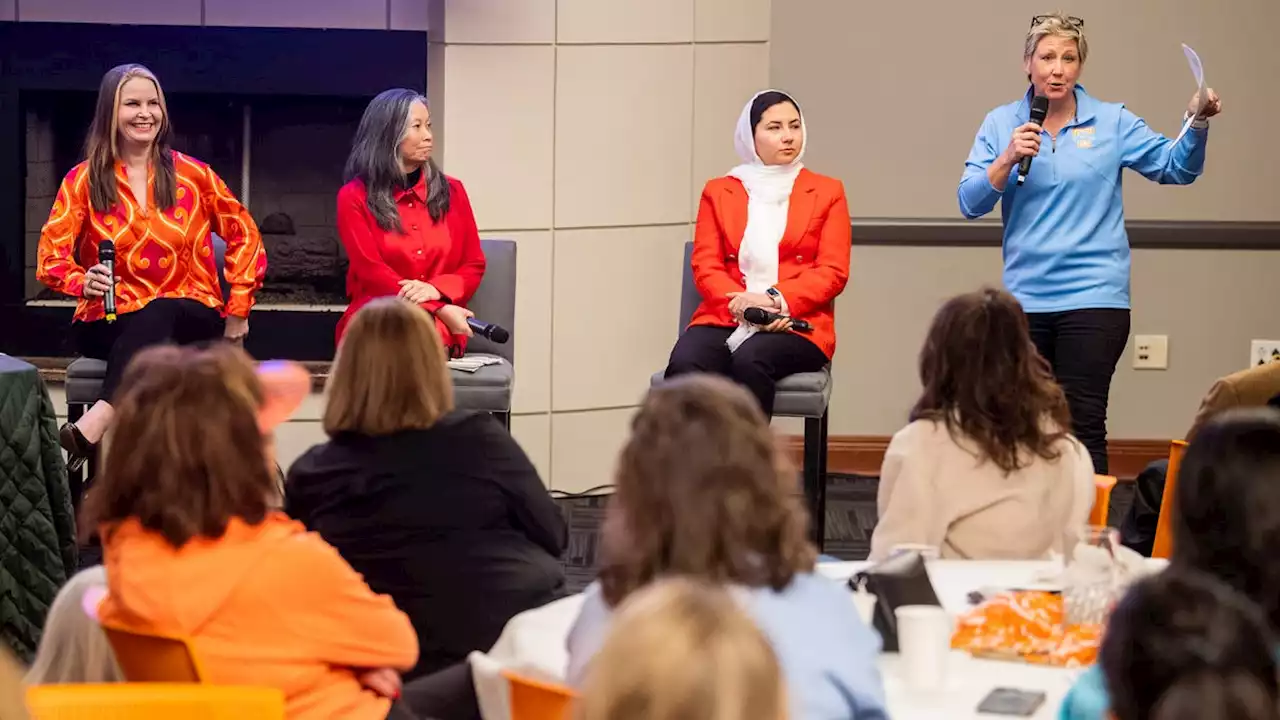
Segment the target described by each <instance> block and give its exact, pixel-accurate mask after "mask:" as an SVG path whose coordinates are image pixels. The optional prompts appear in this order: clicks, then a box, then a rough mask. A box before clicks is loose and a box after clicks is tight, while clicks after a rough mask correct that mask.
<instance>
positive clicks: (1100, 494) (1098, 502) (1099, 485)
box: [1089, 475, 1116, 527]
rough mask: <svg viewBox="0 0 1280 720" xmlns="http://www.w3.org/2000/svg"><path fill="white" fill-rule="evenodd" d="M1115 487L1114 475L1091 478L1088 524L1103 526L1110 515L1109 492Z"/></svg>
mask: <svg viewBox="0 0 1280 720" xmlns="http://www.w3.org/2000/svg"><path fill="white" fill-rule="evenodd" d="M1115 486H1116V478H1115V476H1114V475H1094V476H1093V510H1091V511H1090V512H1089V524H1090V525H1096V526H1099V527H1101V526H1105V525H1106V524H1107V516H1108V515H1110V514H1111V490H1112V489H1113V488H1115Z"/></svg>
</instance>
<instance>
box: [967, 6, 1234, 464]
mask: <svg viewBox="0 0 1280 720" xmlns="http://www.w3.org/2000/svg"><path fill="white" fill-rule="evenodd" d="M1088 54H1089V44H1088V42H1087V41H1086V40H1085V36H1084V21H1083V20H1081V19H1080V18H1077V17H1069V16H1065V15H1061V14H1053V15H1038V16H1036V17H1034V18H1033V19H1032V21H1031V30H1030V32H1028V33H1027V37H1026V44H1025V47H1024V50H1023V69H1024V70H1025V71H1026V73H1027V78H1028V80H1030V82H1031V87H1030V88H1029V89H1028V90H1027V93H1026V95H1025V96H1024V97H1023V98H1022V99H1021V100H1018V101H1017V102H1014V103H1010V104H1008V105H1003V106H1001V107H998V108H996V109H995V110H992V111H991V112H989V113H987V117H986V119H985V120H983V122H982V127H981V128H979V130H978V135H977V138H976V139H975V140H974V143H973V149H972V150H971V151H970V153H969V159H968V161H967V162H966V163H965V170H964V176H963V178H962V179H961V181H960V189H959V193H958V194H959V200H960V211H961V212H962V213H964V215H965V217H967V218H971V219H972V218H978V217H982V216H983V215H986V214H987V213H989V212H991V210H992V209H994V208H995V205H996V202H997V201H1002V202H1001V215H1002V219H1003V221H1004V284H1005V286H1006V287H1007V288H1008V290H1009V291H1010V292H1011V293H1013V295H1014V296H1015V297H1016V298H1017V299H1018V301H1019V302H1020V303H1021V304H1022V307H1023V309H1024V310H1025V311H1026V313H1027V319H1028V320H1029V321H1030V325H1031V336H1032V339H1033V340H1034V341H1035V344H1036V348H1037V349H1038V350H1039V351H1040V354H1041V355H1042V356H1044V358H1045V360H1047V361H1048V362H1049V365H1050V366H1051V367H1052V368H1053V371H1054V374H1055V375H1056V376H1057V379H1058V382H1059V384H1061V385H1062V388H1063V390H1064V391H1065V393H1066V396H1067V404H1068V406H1069V407H1070V410H1071V418H1072V423H1073V426H1074V431H1075V435H1076V437H1078V438H1079V439H1080V441H1081V442H1082V443H1084V445H1085V447H1086V448H1088V449H1089V454H1090V455H1091V456H1092V458H1093V465H1094V469H1095V471H1096V472H1098V473H1102V474H1105V473H1106V472H1107V401H1108V397H1109V395H1110V392H1111V376H1112V374H1113V373H1114V372H1115V368H1116V363H1117V362H1119V360H1120V355H1121V353H1123V352H1124V346H1125V344H1126V343H1127V342H1128V339H1129V307H1130V305H1129V263H1130V257H1129V238H1128V236H1127V235H1126V233H1125V226H1124V204H1123V195H1122V190H1121V181H1122V177H1121V176H1122V171H1123V170H1124V169H1125V168H1131V169H1133V170H1136V171H1137V172H1138V173H1140V174H1141V175H1142V176H1143V177H1145V178H1147V179H1148V180H1154V181H1156V182H1158V183H1161V184H1166V185H1188V184H1190V183H1192V182H1193V181H1194V180H1195V179H1196V178H1197V177H1198V176H1199V175H1200V173H1201V172H1202V171H1203V170H1204V155H1205V145H1206V144H1207V142H1208V137H1209V122H1208V119H1209V118H1210V117H1213V116H1214V115H1217V114H1218V113H1219V112H1221V111H1222V103H1221V102H1220V101H1219V100H1218V96H1217V94H1216V93H1215V92H1214V91H1213V90H1212V89H1206V91H1205V96H1204V97H1203V98H1201V97H1200V96H1199V95H1198V94H1197V95H1195V96H1193V97H1192V98H1191V103H1190V106H1189V109H1188V111H1187V114H1186V115H1184V116H1183V120H1184V121H1185V120H1186V119H1188V118H1191V117H1193V116H1194V120H1193V122H1192V124H1191V129H1190V130H1189V131H1188V132H1187V134H1186V135H1185V136H1184V137H1183V138H1182V139H1181V140H1179V141H1178V142H1176V143H1175V142H1174V141H1173V140H1170V139H1169V138H1167V137H1164V136H1163V135H1161V134H1159V133H1157V132H1155V131H1154V130H1152V129H1151V128H1149V127H1148V126H1147V124H1146V123H1145V122H1144V121H1143V120H1142V119H1141V118H1139V117H1138V116H1136V115H1134V114H1133V113H1132V112H1130V111H1129V110H1128V109H1127V108H1125V106H1124V105H1123V104H1121V103H1109V102H1102V101H1101V100H1097V99H1095V98H1094V97H1092V96H1090V95H1089V94H1088V93H1086V92H1085V89H1084V87H1083V86H1081V85H1078V84H1077V81H1078V80H1079V78H1080V72H1081V70H1083V68H1084V61H1085V58H1086V57H1087V56H1088ZM1035 97H1044V98H1046V99H1047V100H1048V105H1049V109H1048V113H1047V114H1046V116H1045V119H1044V122H1043V124H1036V123H1034V122H1031V121H1030V115H1031V106H1032V102H1033V98H1035ZM1023 158H1035V160H1034V164H1033V167H1032V168H1031V170H1030V172H1029V173H1027V175H1026V178H1025V183H1024V184H1018V182H1017V180H1016V179H1015V178H1014V177H1013V176H1014V175H1015V174H1016V173H1017V172H1018V165H1019V164H1020V163H1021V161H1022V160H1023Z"/></svg>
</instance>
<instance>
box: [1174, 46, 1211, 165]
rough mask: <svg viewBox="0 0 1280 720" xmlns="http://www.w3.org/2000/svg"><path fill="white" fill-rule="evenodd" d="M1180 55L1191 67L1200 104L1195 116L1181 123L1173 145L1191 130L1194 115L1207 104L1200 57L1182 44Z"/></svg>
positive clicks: (1202, 64) (1202, 65)
mask: <svg viewBox="0 0 1280 720" xmlns="http://www.w3.org/2000/svg"><path fill="white" fill-rule="evenodd" d="M1182 54H1183V55H1186V56H1187V65H1189V66H1191V76H1192V77H1194V78H1195V80H1196V98H1197V99H1198V100H1199V101H1200V104H1199V106H1197V107H1196V113H1195V115H1191V116H1190V117H1188V118H1187V121H1186V122H1184V123H1182V130H1181V132H1179V133H1178V137H1176V138H1174V140H1173V142H1174V143H1177V142H1178V141H1179V140H1181V139H1182V136H1183V135H1186V134H1187V131H1188V130H1190V129H1191V123H1192V122H1193V121H1194V120H1195V119H1196V115H1199V114H1200V111H1201V110H1204V106H1205V105H1207V104H1208V102H1209V99H1208V98H1207V97H1206V96H1205V95H1206V94H1205V92H1204V63H1201V62H1200V56H1199V55H1197V54H1196V51H1195V50H1192V49H1191V47H1190V46H1189V45H1187V44H1186V43H1183V44H1182Z"/></svg>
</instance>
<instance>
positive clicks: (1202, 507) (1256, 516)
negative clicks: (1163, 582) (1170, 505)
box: [1058, 407, 1280, 720]
mask: <svg viewBox="0 0 1280 720" xmlns="http://www.w3.org/2000/svg"><path fill="white" fill-rule="evenodd" d="M1174 488H1175V489H1174V494H1175V497H1174V503H1175V504H1174V507H1175V508H1177V509H1178V510H1177V512H1176V513H1174V516H1173V557H1172V558H1171V562H1170V568H1169V569H1170V571H1175V572H1176V571H1181V570H1189V571H1193V572H1203V573H1206V574H1209V575H1212V576H1214V577H1216V578H1217V579H1219V580H1221V581H1223V582H1224V583H1226V584H1227V585H1229V586H1230V587H1231V588H1233V589H1234V590H1235V591H1237V592H1239V593H1241V594H1242V595H1244V596H1245V597H1247V598H1248V599H1250V600H1252V601H1253V602H1254V603H1256V604H1257V605H1259V606H1260V607H1261V608H1262V610H1263V612H1264V613H1265V615H1266V619H1267V622H1268V623H1269V624H1270V627H1271V629H1272V630H1273V631H1276V630H1280V555H1278V554H1277V553H1276V548H1277V547H1280V410H1276V409H1274V408H1269V407H1266V408H1247V409H1246V408H1242V409H1235V410H1228V411H1226V412H1224V413H1222V414H1220V415H1218V416H1216V417H1215V418H1214V419H1213V420H1210V421H1209V422H1208V424H1206V425H1205V426H1204V427H1203V428H1202V429H1201V430H1200V431H1199V432H1197V433H1196V436H1195V438H1194V439H1193V440H1192V441H1191V445H1190V446H1189V447H1188V448H1187V452H1186V455H1184V456H1183V458H1182V463H1181V465H1180V466H1179V470H1178V477H1177V484H1176V485H1175V486H1174ZM1122 619H1123V616H1122ZM1107 632H1108V634H1110V632H1111V631H1110V629H1108V631H1107ZM1106 642H1107V641H1106V640H1104V646H1105V644H1106ZM1276 649H1277V650H1280V648H1276ZM1104 660H1105V658H1104ZM1102 664H1103V665H1104V666H1105V665H1106V663H1105V662H1103V663H1102ZM1141 673H1142V668H1139V667H1134V668H1133V670H1132V671H1131V672H1130V673H1129V674H1125V673H1124V672H1121V671H1119V670H1110V671H1108V672H1107V673H1105V674H1104V672H1103V668H1101V667H1099V666H1098V665H1095V666H1093V667H1091V668H1089V669H1088V670H1086V671H1085V672H1084V674H1082V675H1081V676H1080V679H1079V680H1077V681H1076V684H1075V685H1074V686H1073V687H1072V688H1071V690H1070V691H1069V692H1068V693H1067V696H1066V698H1064V699H1063V701H1062V705H1061V706H1060V708H1059V712H1058V717H1059V718H1060V720H1109V719H1110V718H1112V717H1113V715H1112V711H1113V708H1112V698H1111V692H1112V688H1115V687H1116V685H1117V684H1119V683H1139V682H1144V680H1143V675H1142V674H1141ZM1125 689H1126V690H1129V688H1125ZM1195 717H1206V718H1208V717H1211V716H1210V715H1203V716H1195Z"/></svg>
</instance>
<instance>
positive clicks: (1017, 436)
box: [871, 288, 1094, 559]
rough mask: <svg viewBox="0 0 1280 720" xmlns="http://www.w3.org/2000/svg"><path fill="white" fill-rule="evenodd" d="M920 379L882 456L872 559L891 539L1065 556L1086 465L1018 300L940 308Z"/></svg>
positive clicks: (969, 551)
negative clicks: (903, 422) (907, 414)
mask: <svg viewBox="0 0 1280 720" xmlns="http://www.w3.org/2000/svg"><path fill="white" fill-rule="evenodd" d="M920 382H921V383H922V384H923V385H924V391H923V392H922V393H921V395H920V398H919V400H917V401H916V404H915V407H914V408H912V410H911V424H909V425H907V426H906V427H905V428H903V429H902V430H900V431H898V433H897V434H896V435H894V436H893V440H892V441H891V442H890V443H889V449H888V451H887V452H886V453H885V458H884V465H883V467H882V469H881V472H880V489H879V498H878V500H877V505H878V508H879V514H880V519H879V522H878V523H877V525H876V528H875V531H874V533H873V534H872V538H871V558H872V559H881V558H884V557H886V556H887V555H889V554H890V553H891V552H892V550H893V548H894V546H895V545H899V544H925V545H929V546H933V547H936V548H938V550H939V553H940V555H941V556H942V557H944V558H961V559H998V558H1004V559H1034V558H1041V557H1045V556H1046V555H1047V554H1048V553H1049V552H1050V551H1061V549H1062V544H1063V537H1064V534H1065V533H1066V532H1068V531H1069V530H1070V529H1071V528H1082V527H1083V526H1084V525H1085V523H1086V522H1088V519H1089V511H1090V509H1091V508H1092V507H1093V495H1094V474H1093V463H1092V461H1091V460H1090V459H1089V453H1088V451H1087V450H1086V449H1085V447H1084V446H1083V445H1081V444H1080V443H1079V442H1078V441H1077V440H1076V439H1075V438H1074V437H1072V436H1071V434H1070V430H1069V429H1070V427H1071V420H1070V417H1069V415H1068V410H1067V401H1066V398H1065V397H1064V395H1063V393H1062V389H1061V388H1060V387H1059V386H1058V384H1057V382H1055V381H1054V378H1053V374H1052V372H1051V371H1050V369H1049V365H1048V363H1047V362H1045V360H1044V359H1043V358H1042V357H1041V356H1040V354H1039V352H1037V350H1036V347H1035V344H1034V343H1032V341H1031V333H1030V330H1029V329H1028V325H1027V317H1026V315H1025V314H1023V312H1022V308H1021V307H1020V306H1019V305H1018V301H1017V300H1015V299H1014V297H1013V296H1012V295H1010V294H1009V293H1007V292H1005V291H1003V290H994V289H990V288H988V289H983V290H979V291H977V292H972V293H967V294H964V295H959V296H957V297H954V298H952V299H951V300H949V301H948V302H947V303H946V304H944V305H943V306H942V308H941V309H940V310H939V311H938V313H937V315H936V316H935V317H934V319H933V325H932V326H931V327H930V328H929V334H928V337H927V338H926V339H925V342H924V347H923V349H921V351H920Z"/></svg>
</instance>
